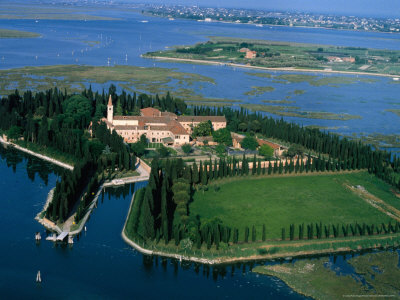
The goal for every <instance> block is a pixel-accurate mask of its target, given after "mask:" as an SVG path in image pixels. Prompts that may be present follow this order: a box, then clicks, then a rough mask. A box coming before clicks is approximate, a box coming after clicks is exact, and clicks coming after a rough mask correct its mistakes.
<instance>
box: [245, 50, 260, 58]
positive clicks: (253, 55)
mask: <svg viewBox="0 0 400 300" xmlns="http://www.w3.org/2000/svg"><path fill="white" fill-rule="evenodd" d="M256 57H257V51H247V52H246V58H250V59H252V58H256Z"/></svg>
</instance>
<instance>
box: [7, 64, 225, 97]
mask: <svg viewBox="0 0 400 300" xmlns="http://www.w3.org/2000/svg"><path fill="white" fill-rule="evenodd" d="M0 76H1V78H2V81H1V82H0V93H1V94H3V95H4V94H8V93H11V92H13V91H14V90H15V89H16V88H18V89H19V90H28V89H35V90H36V91H45V90H48V89H51V88H53V86H57V87H58V88H59V89H60V90H64V89H67V91H69V92H81V91H83V90H84V89H85V85H84V83H86V84H87V85H89V84H90V83H99V84H105V83H107V82H110V79H111V78H112V81H113V82H116V83H117V84H118V85H119V86H120V87H122V88H124V89H125V90H127V91H131V92H134V91H135V90H139V91H146V92H150V93H154V94H155V93H158V94H164V95H165V94H166V93H167V91H168V90H169V89H171V87H170V86H169V83H171V82H172V81H174V80H177V81H178V82H179V83H178V84H177V85H176V86H177V87H181V86H190V85H192V84H193V83H195V82H208V83H214V81H213V79H212V78H209V77H205V76H201V75H196V74H190V73H182V72H177V71H174V70H173V69H166V68H143V67H135V66H114V67H102V66H97V67H96V66H79V65H56V66H40V67H24V68H17V69H11V70H0ZM11 83H12V84H11ZM133 88H134V89H135V90H134V89H133ZM191 100H198V101H204V99H202V97H200V96H198V98H197V99H191ZM212 101H213V102H218V101H217V100H212Z"/></svg>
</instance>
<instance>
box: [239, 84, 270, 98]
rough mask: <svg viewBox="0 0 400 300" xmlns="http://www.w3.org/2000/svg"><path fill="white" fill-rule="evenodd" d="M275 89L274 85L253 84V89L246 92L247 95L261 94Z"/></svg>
mask: <svg viewBox="0 0 400 300" xmlns="http://www.w3.org/2000/svg"><path fill="white" fill-rule="evenodd" d="M273 91H275V88H274V87H272V86H252V87H251V90H250V91H248V92H245V93H244V94H245V95H247V96H259V95H262V94H265V93H268V92H273Z"/></svg>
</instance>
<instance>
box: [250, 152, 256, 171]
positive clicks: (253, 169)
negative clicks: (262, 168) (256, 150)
mask: <svg viewBox="0 0 400 300" xmlns="http://www.w3.org/2000/svg"><path fill="white" fill-rule="evenodd" d="M256 172H257V160H256V155H255V154H254V158H253V167H252V169H251V174H252V175H255V174H256Z"/></svg>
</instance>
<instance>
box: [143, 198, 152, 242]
mask: <svg viewBox="0 0 400 300" xmlns="http://www.w3.org/2000/svg"><path fill="white" fill-rule="evenodd" d="M146 192H147V191H146ZM146 194H147V193H145V198H144V201H143V208H142V210H143V227H144V238H145V239H150V240H152V239H154V217H153V214H152V213H151V209H150V199H148V198H147V197H146Z"/></svg>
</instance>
